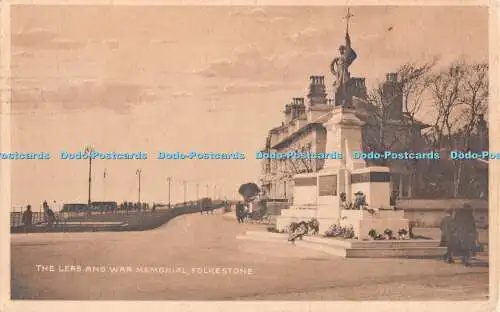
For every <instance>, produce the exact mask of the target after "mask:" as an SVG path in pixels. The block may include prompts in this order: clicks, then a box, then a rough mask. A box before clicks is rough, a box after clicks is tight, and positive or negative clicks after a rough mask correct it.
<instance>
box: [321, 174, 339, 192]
mask: <svg viewBox="0 0 500 312" xmlns="http://www.w3.org/2000/svg"><path fill="white" fill-rule="evenodd" d="M319 196H337V175H335V174H333V175H327V176H320V177H319Z"/></svg>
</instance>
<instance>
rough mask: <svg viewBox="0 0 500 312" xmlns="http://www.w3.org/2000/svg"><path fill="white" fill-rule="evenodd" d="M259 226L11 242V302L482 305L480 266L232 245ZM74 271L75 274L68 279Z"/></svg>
mask: <svg viewBox="0 0 500 312" xmlns="http://www.w3.org/2000/svg"><path fill="white" fill-rule="evenodd" d="M258 227H260V228H261V229H264V227H265V226H258V225H241V224H237V223H236V222H235V221H234V220H232V219H231V218H227V217H224V216H221V215H199V214H194V215H187V216H182V217H178V218H175V219H174V220H172V221H170V222H169V223H168V224H167V225H164V226H162V227H160V228H158V229H156V230H151V231H145V232H116V233H99V232H98V233H45V234H17V235H13V236H12V249H11V254H12V262H11V263H12V277H13V279H12V297H13V299H63V300H85V299H88V300H98V299H103V300H356V299H361V300H368V299H382V300H455V299H457V300H458V299H466V300H474V299H480V300H481V299H486V296H487V292H488V268H487V267H484V266H476V267H470V268H464V267H463V266H461V265H459V264H457V265H447V264H445V263H442V262H440V261H435V260H398V259H347V260H345V259H340V258H335V257H333V256H330V255H327V254H324V253H322V252H320V251H312V250H308V249H303V248H301V247H299V246H293V245H285V244H273V243H263V242H252V241H241V240H237V239H236V236H237V235H241V234H243V233H244V232H245V231H246V230H248V229H252V230H255V229H256V228H258ZM37 265H44V267H43V268H44V269H51V268H50V265H52V266H53V268H52V269H53V270H54V272H48V271H44V272H41V271H40V270H41V269H42V267H41V266H37ZM66 265H67V266H66ZM78 266H79V267H78ZM101 267H103V268H101ZM78 268H80V270H82V271H81V272H67V271H71V270H78ZM148 268H149V269H148ZM167 268H168V269H167ZM215 268H219V271H218V272H217V271H215ZM235 268H238V269H240V271H239V274H234V270H233V273H232V274H228V272H229V269H235ZM86 269H87V270H90V271H91V272H85V270H86ZM101 269H103V270H104V271H103V272H97V271H99V270H101ZM175 269H177V270H179V271H178V272H177V273H176V272H175ZM222 269H224V270H225V271H223V270H222ZM137 270H139V271H137ZM148 270H149V271H148ZM151 270H153V271H151ZM154 270H157V271H156V272H155V271H154ZM161 270H172V271H174V272H170V273H165V272H164V273H161V272H162V271H161ZM204 270H206V272H209V270H212V271H211V273H204V272H203V271H204ZM250 270H251V271H250ZM92 271H94V272H92ZM114 271H116V272H114ZM120 271H122V272H120ZM180 271H184V273H183V272H180ZM244 273H246V274H244Z"/></svg>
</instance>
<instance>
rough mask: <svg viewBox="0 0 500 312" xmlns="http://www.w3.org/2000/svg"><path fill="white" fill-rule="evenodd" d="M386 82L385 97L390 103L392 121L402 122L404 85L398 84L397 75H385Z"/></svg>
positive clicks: (388, 108)
mask: <svg viewBox="0 0 500 312" xmlns="http://www.w3.org/2000/svg"><path fill="white" fill-rule="evenodd" d="M385 77H386V82H385V83H384V85H383V93H384V94H383V95H384V97H385V99H386V101H387V103H388V107H386V109H387V110H388V115H389V118H390V119H392V120H400V119H401V118H402V115H403V89H402V87H403V86H402V84H401V83H400V82H398V75H397V74H396V73H388V74H386V75H385Z"/></svg>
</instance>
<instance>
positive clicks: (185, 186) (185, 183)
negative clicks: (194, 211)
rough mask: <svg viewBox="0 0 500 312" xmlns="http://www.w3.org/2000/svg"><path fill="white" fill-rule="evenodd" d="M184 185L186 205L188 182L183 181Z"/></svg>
mask: <svg viewBox="0 0 500 312" xmlns="http://www.w3.org/2000/svg"><path fill="white" fill-rule="evenodd" d="M182 183H183V184H184V203H186V189H187V182H186V181H183V182H182Z"/></svg>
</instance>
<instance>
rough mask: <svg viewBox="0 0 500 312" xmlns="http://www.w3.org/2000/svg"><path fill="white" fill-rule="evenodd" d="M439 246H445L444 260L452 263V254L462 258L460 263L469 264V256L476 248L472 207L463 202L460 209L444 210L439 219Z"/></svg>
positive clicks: (476, 241)
mask: <svg viewBox="0 0 500 312" xmlns="http://www.w3.org/2000/svg"><path fill="white" fill-rule="evenodd" d="M440 229H441V244H440V245H441V247H446V248H447V249H446V253H445V255H444V261H446V262H447V263H453V259H454V256H458V257H461V258H462V264H463V265H465V266H469V265H470V262H469V261H470V258H471V257H472V256H473V255H475V253H476V251H477V250H478V246H479V244H478V232H477V229H476V222H475V220H474V214H473V211H472V207H471V206H470V205H469V204H465V205H464V207H463V208H462V209H457V210H451V209H447V210H446V211H445V217H444V218H443V220H442V221H441V225H440Z"/></svg>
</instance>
